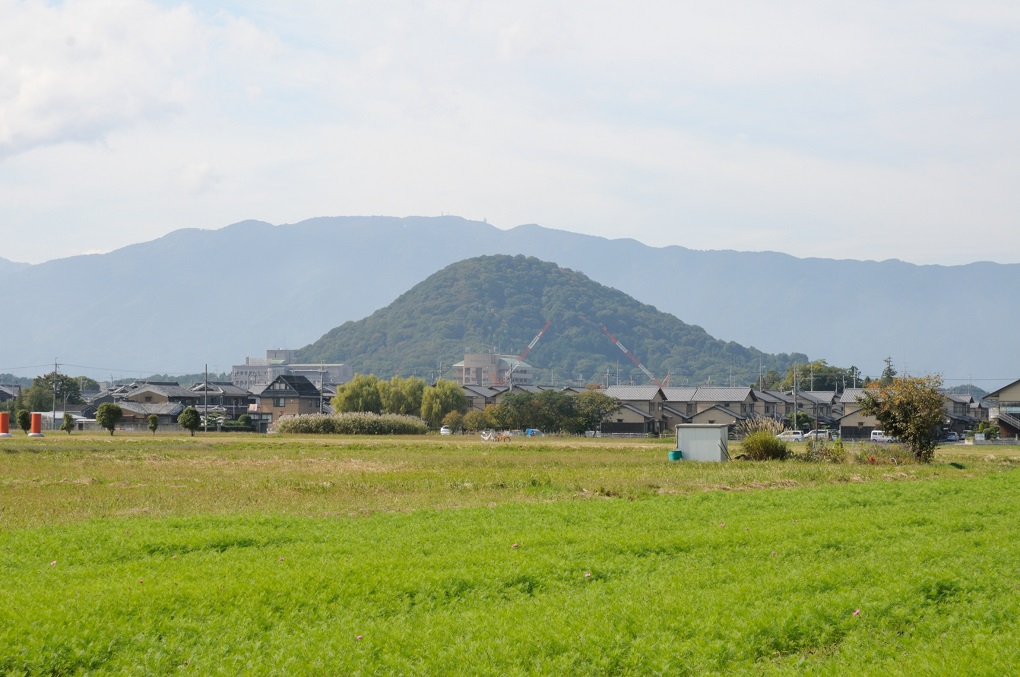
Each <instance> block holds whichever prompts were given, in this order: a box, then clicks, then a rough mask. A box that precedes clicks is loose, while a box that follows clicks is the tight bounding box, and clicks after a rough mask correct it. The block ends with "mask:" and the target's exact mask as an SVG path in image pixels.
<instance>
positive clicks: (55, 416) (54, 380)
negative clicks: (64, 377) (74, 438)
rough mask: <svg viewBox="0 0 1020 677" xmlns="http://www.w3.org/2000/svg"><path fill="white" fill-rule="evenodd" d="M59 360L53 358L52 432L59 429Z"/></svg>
mask: <svg viewBox="0 0 1020 677" xmlns="http://www.w3.org/2000/svg"><path fill="white" fill-rule="evenodd" d="M57 366H58V365H57V358H55V357H54V358H53V416H52V419H53V425H52V426H51V427H50V430H56V429H57Z"/></svg>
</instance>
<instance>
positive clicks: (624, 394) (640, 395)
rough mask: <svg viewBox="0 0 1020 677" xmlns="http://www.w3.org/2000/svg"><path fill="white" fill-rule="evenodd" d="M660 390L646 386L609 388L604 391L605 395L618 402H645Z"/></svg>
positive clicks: (653, 386)
mask: <svg viewBox="0 0 1020 677" xmlns="http://www.w3.org/2000/svg"><path fill="white" fill-rule="evenodd" d="M660 390H661V389H660V388H659V386H657V385H648V386H609V387H608V388H606V389H605V393H606V395H609V396H610V397H615V398H617V399H619V400H638V401H642V402H647V401H649V400H652V399H654V398H655V396H656V395H658V394H659V392H660Z"/></svg>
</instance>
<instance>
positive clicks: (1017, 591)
mask: <svg viewBox="0 0 1020 677" xmlns="http://www.w3.org/2000/svg"><path fill="white" fill-rule="evenodd" d="M1018 484H1020V475H1018V474H1017V473H1015V472H1007V473H997V474H992V475H988V476H985V477H978V478H969V479H958V478H957V479H949V478H941V479H932V480H930V481H925V482H907V483H904V482H872V483H868V484H839V485H825V486H818V487H809V488H802V489H795V490H784V491H754V492H736V493H734V492H722V491H714V492H707V493H706V492H700V493H695V494H690V495H681V496H656V497H654V498H649V499H648V500H641V501H628V500H621V499H613V500H587V501H573V500H571V501H556V502H551V503H539V504H535V503H525V504H520V503H510V504H506V505H501V506H497V507H493V508H486V507H479V508H467V509H460V510H440V511H437V510H427V509H422V510H416V511H412V512H409V513H400V514H382V513H379V514H375V515H371V516H368V517H363V518H350V517H338V518H307V517H301V516H295V515H282V514H275V515H274V514H262V515H248V516H244V515H240V516H238V515H233V516H231V515H225V516H209V515H197V516H184V517H176V516H175V517H168V518H145V517H138V518H120V519H98V520H89V521H85V522H79V523H75V524H69V525H61V526H51V527H35V528H19V529H12V530H8V531H6V532H4V534H3V536H2V538H0V578H2V579H3V580H4V581H5V582H8V584H6V585H4V586H3V589H2V591H0V647H2V649H0V670H2V671H3V672H5V673H11V674H43V673H46V674H51V673H60V674H75V673H84V672H112V673H146V674H149V673H166V672H171V671H176V670H179V669H182V668H187V669H190V670H192V671H194V672H196V673H199V674H233V673H237V672H246V673H247V672H252V673H260V674H282V673H314V674H322V673H343V674H347V673H359V672H360V673H370V674H375V673H398V672H399V673H418V674H440V673H483V674H621V673H623V674H638V673H640V674H646V673H668V674H705V673H724V672H726V673H728V672H754V673H758V672H787V671H796V672H800V671H806V672H824V673H831V672H838V673H842V672H857V671H861V672H865V673H871V674H880V673H888V672H894V673H896V672H910V673H921V674H929V673H941V674H948V673H960V672H979V673H985V674H1010V673H1014V672H1016V669H1017V667H1018V666H1020V644H1018V642H1017V641H1016V637H1017V636H1018V635H1017V630H1018V627H1017V625H1018V623H1020V620H1018V619H1020V613H1018V612H1020V588H1018V584H1017V582H1016V581H1015V578H1014V577H1013V576H1012V572H1011V570H1010V569H1009V567H1008V565H1007V563H1010V562H1016V561H1020V559H1018V557H1020V552H1018V550H1020V546H1018V545H1017V543H1020V538H1018V537H1020V533H1018V532H1020V525H1018V524H1017V521H1016V520H1015V518H1014V514H1015V509H1016V502H1017V501H1016V498H1015V496H1016V495H1017V494H1018V489H1020V486H1018ZM9 582H16V584H14V585H11V584H9Z"/></svg>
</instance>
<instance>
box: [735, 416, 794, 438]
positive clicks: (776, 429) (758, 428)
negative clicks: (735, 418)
mask: <svg viewBox="0 0 1020 677" xmlns="http://www.w3.org/2000/svg"><path fill="white" fill-rule="evenodd" d="M737 430H738V431H739V432H740V434H741V435H744V436H747V435H753V434H754V433H760V432H767V433H769V434H770V435H772V436H773V437H774V436H776V435H778V434H779V433H781V432H783V430H784V427H783V422H782V421H777V420H775V419H774V418H768V417H765V416H752V417H750V418H747V419H744V420H743V421H741V422H740V425H738V426H737Z"/></svg>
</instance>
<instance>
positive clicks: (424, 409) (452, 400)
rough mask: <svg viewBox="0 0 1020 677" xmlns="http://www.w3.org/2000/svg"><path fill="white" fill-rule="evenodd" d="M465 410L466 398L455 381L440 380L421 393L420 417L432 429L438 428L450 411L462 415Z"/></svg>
mask: <svg viewBox="0 0 1020 677" xmlns="http://www.w3.org/2000/svg"><path fill="white" fill-rule="evenodd" d="M467 410H468V399H467V396H466V395H465V394H464V391H463V390H462V389H461V387H460V386H459V385H457V383H456V382H455V381H445V380H443V379H440V380H439V381H437V382H436V384H435V385H434V386H431V387H429V388H426V389H425V392H423V393H422V398H421V417H422V418H423V419H425V420H426V421H428V424H429V425H430V426H431V427H433V428H437V427H439V426H440V425H441V423H442V420H443V417H444V416H446V415H447V414H448V413H450V412H451V411H459V412H461V413H464V412H466V411H467Z"/></svg>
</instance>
